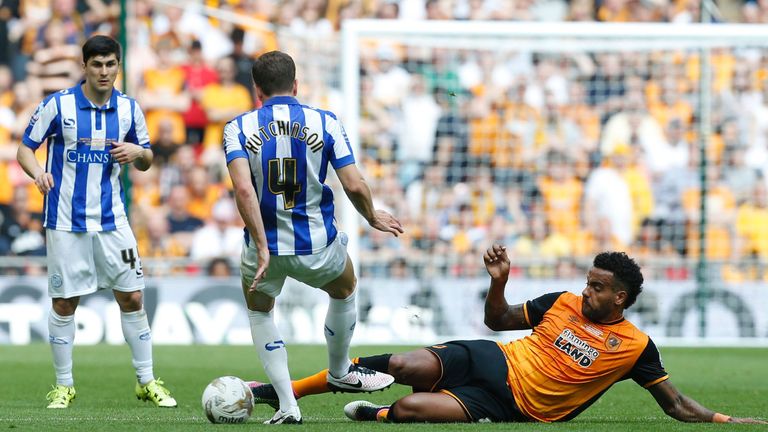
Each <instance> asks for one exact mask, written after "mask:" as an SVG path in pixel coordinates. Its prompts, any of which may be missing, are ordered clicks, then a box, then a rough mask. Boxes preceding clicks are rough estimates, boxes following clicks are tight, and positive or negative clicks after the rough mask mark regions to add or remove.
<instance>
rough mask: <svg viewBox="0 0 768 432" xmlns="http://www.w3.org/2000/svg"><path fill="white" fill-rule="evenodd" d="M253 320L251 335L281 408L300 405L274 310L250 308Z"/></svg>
mask: <svg viewBox="0 0 768 432" xmlns="http://www.w3.org/2000/svg"><path fill="white" fill-rule="evenodd" d="M248 319H249V321H250V322H251V337H252V338H253V344H254V345H256V352H258V353H259V359H260V360H261V364H262V365H263V366H264V372H266V373H267V376H268V377H269V382H270V383H271V384H272V386H273V387H274V388H275V391H276V392H277V397H278V398H279V399H280V409H281V410H282V411H284V412H287V411H288V410H289V409H291V407H296V406H298V405H299V404H298V402H296V397H295V396H294V395H293V388H292V387H291V375H290V373H289V372H288V352H287V351H286V349H285V342H283V338H282V337H281V336H280V332H279V331H278V330H277V326H276V325H275V320H274V316H273V312H272V311H269V312H257V311H252V310H248Z"/></svg>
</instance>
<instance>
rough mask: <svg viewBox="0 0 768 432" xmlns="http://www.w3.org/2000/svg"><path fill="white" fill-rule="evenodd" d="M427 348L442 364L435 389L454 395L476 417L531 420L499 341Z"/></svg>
mask: <svg viewBox="0 0 768 432" xmlns="http://www.w3.org/2000/svg"><path fill="white" fill-rule="evenodd" d="M426 349H427V350H428V351H430V352H432V353H433V354H434V355H435V356H437V358H438V360H440V363H441V367H442V376H441V377H440V380H439V381H438V382H437V383H436V384H435V386H434V388H432V391H434V392H438V391H440V392H444V393H447V394H449V395H451V396H453V397H454V398H455V399H456V400H457V401H458V402H459V403H460V404H461V405H462V407H463V408H464V411H465V412H466V413H467V414H468V415H469V417H470V419H471V420H472V421H475V422H477V421H491V422H524V421H530V419H528V418H527V417H525V416H524V415H523V414H522V413H521V412H520V409H519V408H518V407H517V403H515V398H514V396H513V395H512V391H511V390H510V389H509V387H508V386H507V361H506V359H505V358H504V354H503V353H502V351H501V349H500V348H499V346H498V345H497V344H496V343H495V342H492V341H488V340H464V341H451V342H446V343H443V344H439V345H433V346H430V347H426Z"/></svg>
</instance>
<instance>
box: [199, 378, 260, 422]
mask: <svg viewBox="0 0 768 432" xmlns="http://www.w3.org/2000/svg"><path fill="white" fill-rule="evenodd" d="M203 409H204V410H205V416H206V417H208V420H210V421H211V423H244V422H246V421H248V418H250V417H251V411H253V393H251V389H250V388H249V387H248V385H247V384H246V383H245V381H243V380H241V379H240V378H238V377H233V376H223V377H219V378H216V379H215V380H213V381H211V383H210V384H208V387H206V388H205V390H204V391H203Z"/></svg>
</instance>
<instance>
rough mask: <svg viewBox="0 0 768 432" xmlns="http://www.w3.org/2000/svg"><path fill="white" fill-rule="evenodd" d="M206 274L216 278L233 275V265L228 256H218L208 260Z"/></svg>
mask: <svg viewBox="0 0 768 432" xmlns="http://www.w3.org/2000/svg"><path fill="white" fill-rule="evenodd" d="M205 274H206V275H208V276H211V277H215V278H227V277H231V276H232V265H231V264H230V262H229V260H228V259H227V258H223V257H217V258H213V259H211V260H210V261H208V265H207V266H206V268H205Z"/></svg>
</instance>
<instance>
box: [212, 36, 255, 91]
mask: <svg viewBox="0 0 768 432" xmlns="http://www.w3.org/2000/svg"><path fill="white" fill-rule="evenodd" d="M230 38H231V39H232V46H233V49H232V54H230V55H229V58H231V59H232V61H233V62H234V64H235V82H237V83H238V84H240V85H241V86H243V87H245V88H246V89H248V90H249V91H252V89H253V77H252V76H251V67H252V66H253V58H252V57H251V56H249V55H248V54H246V53H245V51H244V48H243V42H244V39H245V31H243V29H241V28H235V29H234V30H232V34H231V35H230ZM215 81H216V80H212V81H210V82H207V83H205V84H210V83H213V82H215ZM253 99H254V100H255V99H256V98H253Z"/></svg>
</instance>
